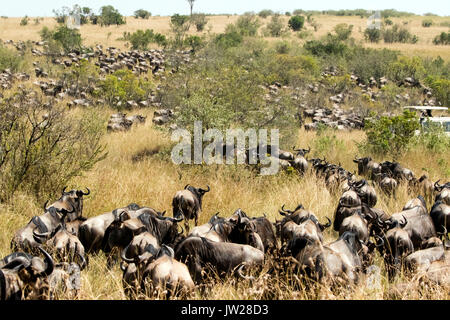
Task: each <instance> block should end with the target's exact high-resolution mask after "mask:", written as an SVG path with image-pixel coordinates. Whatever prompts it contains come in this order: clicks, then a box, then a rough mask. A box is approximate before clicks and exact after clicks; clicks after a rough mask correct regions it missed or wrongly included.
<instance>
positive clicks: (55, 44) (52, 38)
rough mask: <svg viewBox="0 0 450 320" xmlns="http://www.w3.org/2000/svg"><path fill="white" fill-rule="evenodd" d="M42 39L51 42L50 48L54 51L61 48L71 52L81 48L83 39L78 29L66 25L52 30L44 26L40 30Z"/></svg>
mask: <svg viewBox="0 0 450 320" xmlns="http://www.w3.org/2000/svg"><path fill="white" fill-rule="evenodd" d="M40 35H41V39H42V41H47V42H48V43H49V45H48V48H49V50H50V51H51V52H52V53H57V51H59V50H60V49H62V50H64V52H65V53H69V52H71V51H73V50H75V49H81V45H82V40H81V35H80V32H79V31H78V30H76V29H70V28H68V27H67V26H65V25H59V26H57V27H56V28H55V29H53V30H50V29H49V28H48V27H43V28H42V29H41V31H40Z"/></svg>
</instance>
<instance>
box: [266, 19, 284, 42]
mask: <svg viewBox="0 0 450 320" xmlns="http://www.w3.org/2000/svg"><path fill="white" fill-rule="evenodd" d="M266 30H267V33H268V34H269V35H270V36H271V37H281V36H282V35H283V34H284V33H285V32H286V30H285V28H284V24H283V20H282V19H281V16H280V15H279V14H276V15H273V16H272V19H271V20H270V22H269V23H268V24H267V26H266Z"/></svg>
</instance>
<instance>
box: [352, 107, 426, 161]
mask: <svg viewBox="0 0 450 320" xmlns="http://www.w3.org/2000/svg"><path fill="white" fill-rule="evenodd" d="M419 128H420V124H419V120H418V118H417V116H416V114H415V113H414V112H411V111H408V110H404V111H403V114H402V115H399V116H394V117H385V116H382V117H379V118H378V119H372V120H366V121H365V126H364V131H365V133H366V136H367V139H366V140H365V141H364V142H363V143H362V144H360V145H359V148H360V149H361V150H362V151H364V152H370V153H373V154H379V155H384V157H386V155H391V156H393V157H394V159H397V158H398V157H399V156H401V155H402V154H403V153H404V152H406V151H407V150H408V148H409V147H410V144H411V142H412V141H413V138H414V134H415V131H416V130H418V129H419Z"/></svg>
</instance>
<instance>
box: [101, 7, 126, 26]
mask: <svg viewBox="0 0 450 320" xmlns="http://www.w3.org/2000/svg"><path fill="white" fill-rule="evenodd" d="M99 19H100V25H101V26H102V27H103V26H110V25H113V24H115V25H121V24H125V23H126V22H125V18H124V17H123V16H122V15H121V14H120V12H119V11H118V10H117V9H115V8H114V7H113V6H103V7H101V8H100V17H99Z"/></svg>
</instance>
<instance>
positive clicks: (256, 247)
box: [0, 149, 450, 300]
mask: <svg viewBox="0 0 450 320" xmlns="http://www.w3.org/2000/svg"><path fill="white" fill-rule="evenodd" d="M296 151H297V152H298V153H299V154H301V156H302V157H303V156H304V155H305V154H306V153H307V152H308V151H309V150H307V149H296ZM282 153H283V152H282V151H280V154H282ZM285 156H288V155H285ZM289 161H294V159H291V160H289ZM354 162H355V163H357V165H358V174H360V175H363V176H365V177H367V178H368V179H371V180H372V181H374V182H377V183H379V184H380V187H381V189H382V190H386V192H387V194H388V195H391V196H394V195H395V189H396V186H397V184H398V183H401V182H406V183H407V184H408V186H409V187H410V188H411V191H412V192H415V194H417V197H416V198H413V199H410V200H409V201H408V202H407V203H406V204H405V205H404V206H403V208H402V209H401V210H400V211H399V212H396V213H392V214H388V213H386V212H383V211H382V210H381V209H378V208H375V205H376V203H377V195H376V192H375V188H374V187H373V185H371V184H370V183H369V182H368V181H367V180H365V179H361V180H357V179H356V177H355V175H354V174H352V173H350V172H349V171H347V170H345V169H344V168H342V167H341V166H340V165H335V164H330V163H328V162H327V161H326V160H325V159H309V160H308V161H307V165H308V163H309V164H310V166H309V168H312V170H313V172H314V173H315V174H316V175H317V176H318V177H322V178H323V179H324V180H325V181H326V185H327V187H328V188H331V189H332V190H334V191H337V192H339V193H340V194H341V197H340V199H339V201H338V203H337V207H336V210H335V212H334V217H333V220H331V219H330V218H328V217H327V218H326V220H327V221H319V218H318V217H317V216H316V215H315V214H314V213H313V212H311V211H309V210H308V209H307V208H305V207H304V206H303V205H302V204H299V205H298V206H297V207H296V208H295V209H293V210H290V209H287V208H286V206H285V205H282V206H281V210H280V211H279V214H280V218H282V219H281V220H276V221H270V220H269V219H268V218H267V217H266V215H265V214H264V215H263V216H259V217H250V216H248V215H247V214H246V213H245V212H244V211H243V210H241V209H237V210H235V211H234V212H233V213H230V215H229V216H227V217H222V216H220V215H219V213H216V214H214V215H212V216H211V217H210V219H209V221H208V222H207V223H205V224H203V225H198V219H199V216H200V215H201V214H202V203H203V198H204V197H205V195H206V198H207V194H208V192H213V190H211V188H210V187H209V186H206V188H201V187H194V186H191V185H189V184H188V185H186V186H185V187H184V189H183V190H180V191H178V192H176V194H175V195H174V197H173V201H172V210H173V211H172V217H170V216H167V215H166V211H163V212H160V211H158V210H156V209H153V208H150V207H146V206H140V205H138V204H136V203H131V204H129V205H127V206H125V207H122V208H117V209H114V210H112V211H110V212H106V213H103V214H100V215H97V216H94V217H91V218H86V217H83V200H84V198H85V197H86V196H88V195H89V194H90V190H89V189H87V191H83V190H70V191H67V190H66V188H64V189H63V190H62V194H61V197H60V198H59V199H58V200H57V201H55V202H54V203H52V204H51V205H48V203H45V205H44V207H43V210H44V213H43V214H42V215H40V216H35V217H33V218H32V219H31V220H30V221H29V223H28V224H27V225H26V226H24V227H23V228H21V229H19V230H17V231H16V232H15V235H14V237H13V239H12V240H11V250H12V253H11V254H9V255H8V256H6V257H4V258H3V259H2V260H0V300H11V299H12V300H14V299H55V298H57V293H58V292H60V291H61V290H62V291H65V292H68V293H70V294H71V295H73V297H77V295H78V294H79V290H80V286H79V282H80V272H82V271H83V270H84V269H85V268H86V267H87V266H89V256H90V255H93V254H96V253H99V252H103V253H104V254H105V255H106V256H107V266H106V267H108V268H111V267H113V266H114V265H117V264H118V263H119V264H120V268H121V270H122V272H123V277H122V283H123V290H124V293H125V294H126V296H127V297H128V298H130V299H138V298H142V297H147V298H152V297H154V296H155V295H156V294H157V293H158V292H159V293H161V292H164V295H165V297H167V298H170V297H177V298H190V297H193V295H192V294H193V293H194V292H195V290H196V289H200V290H201V288H203V286H204V285H207V284H208V282H211V281H213V278H214V276H217V275H218V276H219V277H221V276H223V275H228V276H232V277H235V279H236V281H254V280H255V279H256V278H255V277H254V276H251V275H250V274H249V273H250V272H251V273H253V274H258V272H260V271H261V270H262V268H263V267H264V266H267V265H269V266H270V267H269V269H268V271H267V274H268V275H269V276H271V275H275V274H277V275H280V274H282V273H283V272H287V270H291V271H293V272H294V273H295V274H297V275H299V277H297V279H302V281H307V280H308V281H309V280H311V281H313V282H319V283H326V284H327V285H328V284H329V285H330V286H333V285H334V283H338V282H339V283H342V282H344V283H351V284H357V283H359V281H361V278H362V277H361V276H362V275H364V274H366V273H367V272H368V270H369V269H370V267H371V266H372V265H373V261H374V259H375V255H376V252H378V253H379V255H380V256H381V257H382V259H383V260H384V265H385V268H386V271H387V274H388V278H389V280H393V279H394V278H395V276H396V275H398V274H399V272H405V273H409V274H413V275H417V276H419V277H420V280H421V281H431V282H432V283H434V284H436V285H439V286H443V287H450V254H449V251H448V249H449V247H450V241H449V239H448V230H449V228H450V183H449V182H447V183H446V184H440V183H439V181H437V182H435V183H434V184H433V183H431V182H430V181H429V180H428V178H426V177H421V178H419V179H416V178H415V177H414V174H413V173H412V172H411V170H409V169H406V168H403V167H402V166H401V165H400V164H398V163H395V162H388V161H386V162H383V163H375V162H374V161H372V159H370V158H368V157H366V158H361V159H357V158H355V160H354ZM307 167H308V166H307ZM302 170H303V169H302ZM304 170H305V171H306V168H304ZM387 178H388V179H391V180H392V181H394V182H396V183H395V184H394V183H388V182H387V181H385V180H386V179H387ZM383 181H385V184H386V185H389V188H387V187H386V188H384V187H382V184H383V183H384V182H383ZM430 183H431V187H430ZM431 196H432V197H433V199H432V201H434V205H433V206H432V208H431V210H428V208H427V204H426V200H425V198H424V197H431ZM190 220H194V224H195V227H193V228H192V229H190V228H189V221H190ZM182 222H183V223H184V228H183V226H182V225H181V223H182ZM331 226H332V227H333V229H334V230H335V231H336V232H338V234H339V236H338V238H337V239H336V240H334V241H332V242H328V243H326V242H325V241H324V235H323V233H324V231H325V230H326V229H327V228H329V227H331ZM77 281H78V285H76V284H74V282H77ZM299 281H300V280H299Z"/></svg>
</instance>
